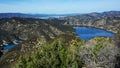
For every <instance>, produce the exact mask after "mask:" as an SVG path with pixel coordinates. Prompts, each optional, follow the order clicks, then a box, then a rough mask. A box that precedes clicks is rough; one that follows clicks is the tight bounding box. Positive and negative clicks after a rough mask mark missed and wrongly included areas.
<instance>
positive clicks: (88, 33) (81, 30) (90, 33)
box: [73, 27, 115, 40]
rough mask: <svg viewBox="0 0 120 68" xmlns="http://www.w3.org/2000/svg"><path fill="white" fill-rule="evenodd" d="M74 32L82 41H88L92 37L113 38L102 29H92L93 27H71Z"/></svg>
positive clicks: (111, 34)
mask: <svg viewBox="0 0 120 68" xmlns="http://www.w3.org/2000/svg"><path fill="white" fill-rule="evenodd" d="M73 28H74V29H75V30H76V32H75V33H76V34H77V35H79V37H80V39H82V40H90V39H92V38H94V37H97V36H101V37H111V38H114V37H115V34H114V33H112V32H108V31H106V30H103V29H98V28H93V27H73Z"/></svg>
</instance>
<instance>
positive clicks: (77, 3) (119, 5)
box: [0, 0, 120, 14]
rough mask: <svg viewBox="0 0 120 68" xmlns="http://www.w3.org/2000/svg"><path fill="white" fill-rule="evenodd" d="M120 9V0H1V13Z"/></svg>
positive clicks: (79, 11) (77, 11) (87, 11)
mask: <svg viewBox="0 0 120 68" xmlns="http://www.w3.org/2000/svg"><path fill="white" fill-rule="evenodd" d="M111 10H116V11H120V0H0V13H6V12H20V13H48V14H53V13H56V14H64V13H89V12H104V11H111Z"/></svg>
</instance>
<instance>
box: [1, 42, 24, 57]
mask: <svg viewBox="0 0 120 68" xmlns="http://www.w3.org/2000/svg"><path fill="white" fill-rule="evenodd" d="M20 43H22V40H16V41H14V42H12V43H9V44H8V45H3V46H2V50H10V49H12V48H13V47H15V46H16V45H18V44H20ZM2 55H3V53H2V52H0V57H1V56H2Z"/></svg>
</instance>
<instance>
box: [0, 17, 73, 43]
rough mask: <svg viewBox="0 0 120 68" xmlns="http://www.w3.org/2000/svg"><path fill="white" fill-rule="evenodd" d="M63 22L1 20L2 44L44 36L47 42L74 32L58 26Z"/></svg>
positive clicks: (0, 41) (22, 19)
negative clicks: (60, 35)
mask: <svg viewBox="0 0 120 68" xmlns="http://www.w3.org/2000/svg"><path fill="white" fill-rule="evenodd" d="M59 22H62V21H61V20H55V19H53V20H43V19H32V18H2V19H0V43H7V42H9V41H13V40H16V39H18V38H20V39H22V40H28V39H29V38H31V37H34V36H42V37H45V38H46V39H47V40H49V39H53V38H54V37H56V36H57V35H59V34H63V33H65V32H68V33H69V32H72V31H73V29H72V28H70V27H67V26H63V25H61V24H58V23H59Z"/></svg>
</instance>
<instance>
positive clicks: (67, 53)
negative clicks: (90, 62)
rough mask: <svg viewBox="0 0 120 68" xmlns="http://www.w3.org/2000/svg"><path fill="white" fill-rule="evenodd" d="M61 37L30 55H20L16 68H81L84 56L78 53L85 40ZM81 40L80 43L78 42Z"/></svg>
mask: <svg viewBox="0 0 120 68" xmlns="http://www.w3.org/2000/svg"><path fill="white" fill-rule="evenodd" d="M67 41H68V40H65V39H63V38H59V39H57V40H55V41H53V43H51V44H48V45H44V46H43V47H42V48H41V49H40V50H39V51H37V52H33V53H32V54H31V55H30V56H26V57H20V59H19V62H18V63H17V65H16V66H15V68H80V67H82V63H83V62H82V58H81V57H80V56H79V55H78V51H79V48H80V47H81V45H82V44H83V41H77V40H71V41H68V42H67ZM78 42H79V43H78Z"/></svg>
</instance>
